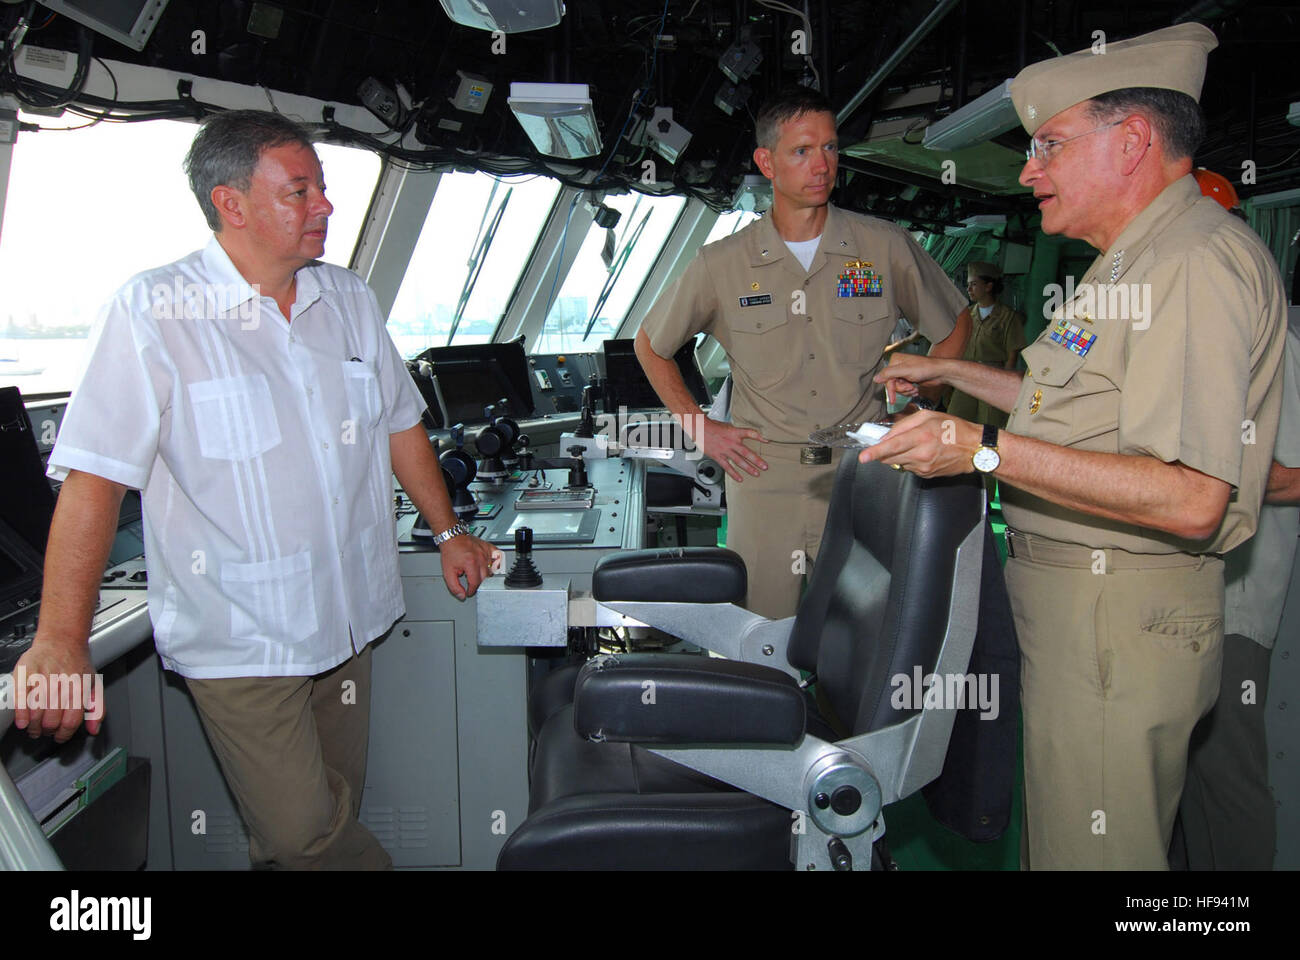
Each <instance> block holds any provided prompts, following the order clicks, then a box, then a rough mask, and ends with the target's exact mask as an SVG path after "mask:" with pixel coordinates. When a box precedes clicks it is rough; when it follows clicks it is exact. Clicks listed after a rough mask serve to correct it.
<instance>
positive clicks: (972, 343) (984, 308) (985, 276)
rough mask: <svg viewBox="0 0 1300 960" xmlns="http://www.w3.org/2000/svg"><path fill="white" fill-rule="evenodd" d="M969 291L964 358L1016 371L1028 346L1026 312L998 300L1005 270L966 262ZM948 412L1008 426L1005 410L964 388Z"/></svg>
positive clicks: (950, 402) (957, 392) (950, 401)
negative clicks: (964, 390)
mask: <svg viewBox="0 0 1300 960" xmlns="http://www.w3.org/2000/svg"><path fill="white" fill-rule="evenodd" d="M966 292H967V293H968V294H970V299H971V302H970V306H968V307H967V310H969V311H970V318H971V334H970V340H968V341H967V343H966V352H965V353H963V354H962V357H961V358H962V359H963V360H974V361H975V362H976V363H987V364H990V365H992V366H995V367H1000V368H1002V369H1003V370H1014V369H1015V368H1016V361H1018V360H1019V359H1020V351H1021V350H1023V349H1024V348H1025V315H1024V314H1023V313H1021V312H1020V311H1018V310H1012V309H1011V308H1010V307H1009V306H1007V305H1006V304H1005V303H1003V302H1002V301H1001V300H999V299H998V295H999V294H1001V293H1002V271H1001V270H1000V269H999V268H998V267H997V266H996V265H994V264H992V263H987V262H985V261H982V260H972V261H971V262H970V263H968V264H966ZM947 409H948V412H949V413H951V414H952V415H953V416H954V417H961V418H962V419H963V420H969V421H971V422H972V423H992V424H995V425H996V426H999V427H1005V426H1006V425H1007V414H1006V411H1005V410H999V409H997V408H996V407H992V406H990V405H989V404H987V403H985V402H984V401H983V400H978V399H976V398H975V397H972V396H970V395H969V394H966V393H962V392H961V391H960V390H954V391H952V394H951V395H950V396H949V397H948V404H947Z"/></svg>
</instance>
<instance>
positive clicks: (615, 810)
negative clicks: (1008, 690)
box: [497, 455, 985, 870]
mask: <svg viewBox="0 0 1300 960" xmlns="http://www.w3.org/2000/svg"><path fill="white" fill-rule="evenodd" d="M984 526H985V521H984V491H983V487H982V485H981V484H980V482H979V480H978V479H976V478H974V477H971V476H967V477H960V478H953V479H951V480H937V481H926V480H921V479H918V478H917V477H915V476H913V475H912V474H909V473H905V472H900V471H895V470H891V469H889V468H888V467H886V466H883V465H881V464H876V463H871V464H866V465H860V464H858V462H857V459H856V458H855V457H853V456H851V455H850V456H846V457H845V458H844V460H843V462H842V464H841V465H840V467H839V470H838V472H837V474H836V477H835V484H834V488H833V492H832V496H831V505H830V512H829V515H828V517H827V522H826V532H825V536H824V538H823V542H822V547H821V550H820V552H819V556H818V560H817V563H816V565H815V567H814V570H813V575H812V578H811V581H810V583H809V587H808V590H807V592H806V594H805V596H804V599H803V602H802V603H801V604H800V607H799V610H798V614H797V615H796V616H795V617H790V618H787V619H784V620H767V619H765V618H763V617H759V616H758V615H756V614H753V613H750V612H748V611H746V610H743V609H741V608H740V607H738V606H735V605H734V604H732V603H719V602H705V603H699V602H695V603H678V602H669V601H671V600H672V599H673V598H674V597H677V596H679V593H678V592H677V589H678V588H677V587H676V586H675V585H674V574H675V570H674V568H675V567H677V566H680V567H682V573H684V574H685V576H684V577H678V578H677V580H678V581H679V582H681V584H682V586H681V590H683V591H685V593H684V595H685V596H688V597H691V598H693V599H697V600H698V599H699V597H700V591H701V587H700V584H701V583H706V582H710V581H714V580H716V581H718V582H723V583H729V584H731V588H730V589H732V590H733V591H734V584H735V582H736V577H737V576H739V577H740V578H741V580H740V582H741V584H742V586H741V592H742V593H743V582H744V581H743V570H744V567H743V564H742V563H741V562H740V560H739V558H738V557H737V556H736V555H735V554H734V553H731V552H730V551H721V550H713V549H710V548H699V549H698V550H693V549H688V550H685V551H672V552H671V554H669V556H670V560H669V562H668V563H665V562H664V560H663V558H664V557H665V555H666V554H667V552H665V551H638V552H637V553H638V554H645V555H655V557H656V558H657V559H655V560H653V561H652V559H651V557H646V558H645V560H644V562H643V561H642V558H641V557H639V556H638V555H636V554H632V555H629V554H617V555H614V556H612V557H610V558H608V559H609V561H610V562H609V563H608V564H602V565H599V566H597V568H596V571H595V574H594V577H593V591H592V592H593V594H594V596H595V598H596V599H597V600H598V601H600V602H602V603H603V604H605V605H606V606H608V607H611V608H613V609H615V610H617V611H619V612H620V613H623V614H625V615H627V616H630V617H633V618H635V619H636V620H639V621H641V622H643V623H646V624H649V625H651V626H654V627H657V628H659V629H661V630H664V631H665V632H667V633H669V634H672V635H674V636H677V637H681V638H682V639H684V640H688V641H690V642H692V643H695V644H698V645H699V646H701V647H704V648H707V649H709V650H712V651H715V652H717V653H719V654H721V655H722V656H723V657H725V658H727V659H720V658H713V657H703V656H698V655H690V654H631V655H616V656H611V655H604V656H599V657H596V658H595V659H593V660H591V661H589V662H588V663H586V664H585V665H584V666H583V667H582V668H581V670H580V671H578V672H577V673H576V681H575V682H574V684H573V688H572V698H571V702H567V703H563V705H561V703H562V702H563V701H567V700H568V699H569V698H568V696H567V693H568V691H567V689H566V690H564V691H563V693H564V695H562V696H561V697H558V698H557V697H555V696H554V694H552V701H553V702H551V703H549V704H544V705H542V706H538V705H536V704H531V705H530V709H531V718H530V719H531V722H532V724H533V725H534V727H535V733H536V737H537V749H536V756H535V760H534V764H533V769H532V782H531V790H530V803H529V816H528V817H527V819H526V820H525V821H524V822H523V823H522V824H521V825H520V826H519V827H518V829H516V830H515V832H514V833H513V834H512V835H511V836H510V837H509V838H508V839H507V841H506V844H505V846H504V847H503V848H502V851H501V854H500V856H499V858H498V860H497V867H498V869H562V868H574V869H689V870H696V869H740V870H746V869H791V868H792V867H793V868H798V869H819V870H822V869H854V868H856V869H865V868H867V867H868V866H869V865H872V864H873V863H874V864H875V865H879V863H880V858H879V856H878V851H877V849H876V841H877V840H879V839H880V838H881V837H882V836H883V834H884V830H885V824H884V818H883V816H882V813H881V808H882V806H883V805H885V804H888V803H892V802H894V801H896V800H899V799H902V798H903V797H906V796H909V795H910V794H912V793H914V792H915V791H917V790H919V789H920V788H921V787H922V786H924V785H925V784H927V783H928V782H930V781H931V780H934V779H935V778H936V777H937V776H938V775H939V773H940V771H941V770H942V769H943V765H944V758H945V754H946V752H947V747H948V742H949V737H950V734H951V731H952V727H953V722H954V718H955V715H956V709H957V705H956V704H954V703H952V702H951V701H949V702H946V703H945V704H943V705H942V706H940V707H939V708H933V707H932V708H930V709H924V710H922V709H921V707H922V704H921V703H919V702H915V701H916V700H917V699H919V698H916V697H914V696H911V695H910V692H914V691H913V677H914V671H915V669H916V668H919V669H920V672H921V675H925V674H929V673H932V672H933V673H936V674H938V675H939V676H941V677H945V676H957V675H963V674H965V673H966V670H967V664H968V661H969V659H970V653H971V646H972V643H973V641H974V637H975V633H976V623H977V618H978V607H979V590H980V573H981V564H982V562H983V553H982V547H983V531H984ZM737 568H739V569H737ZM710 571H712V573H710ZM800 670H803V671H808V672H810V673H813V674H815V675H816V680H815V682H816V683H817V685H818V686H819V687H820V689H821V691H822V694H823V698H824V700H825V701H826V702H828V703H829V705H830V707H831V709H832V710H833V711H834V714H835V717H837V718H838V720H833V719H832V718H829V717H823V716H822V715H821V713H820V712H819V711H818V709H817V707H816V705H815V704H814V703H813V700H812V698H811V697H810V696H808V694H807V692H806V691H805V689H804V688H803V687H802V686H801V684H800V682H799V677H800V676H801V674H800ZM900 677H902V678H906V680H907V684H906V688H907V690H908V691H909V695H908V696H906V697H895V696H892V695H893V694H894V691H895V690H896V689H898V690H902V689H903V686H902V685H901V683H900V681H899V679H898V678H900ZM557 679H558V678H557ZM895 700H898V701H900V704H899V705H898V706H895V704H894V702H893V701H895ZM967 706H968V707H969V706H970V704H968V705H967ZM548 714H549V715H548ZM837 729H839V730H842V731H843V735H842V734H841V733H837V732H836V730H837Z"/></svg>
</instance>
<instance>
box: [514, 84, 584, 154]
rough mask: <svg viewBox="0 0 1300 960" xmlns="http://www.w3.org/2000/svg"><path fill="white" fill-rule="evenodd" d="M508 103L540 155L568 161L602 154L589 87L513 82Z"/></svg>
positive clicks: (582, 85)
mask: <svg viewBox="0 0 1300 960" xmlns="http://www.w3.org/2000/svg"><path fill="white" fill-rule="evenodd" d="M506 102H507V103H509V104H510V109H511V110H513V111H514V114H515V117H516V118H518V120H519V125H520V126H522V127H523V128H524V133H526V134H528V139H530V140H532V141H533V146H535V147H536V148H537V149H538V151H539V152H540V153H544V154H546V155H547V156H548V157H561V158H563V159H566V160H577V159H579V158H582V157H594V156H596V155H597V154H598V153H600V131H599V130H597V129H596V115H595V114H594V113H593V112H592V109H591V91H590V88H589V87H588V86H587V84H585V83H512V84H510V97H509V98H508V99H507V101H506Z"/></svg>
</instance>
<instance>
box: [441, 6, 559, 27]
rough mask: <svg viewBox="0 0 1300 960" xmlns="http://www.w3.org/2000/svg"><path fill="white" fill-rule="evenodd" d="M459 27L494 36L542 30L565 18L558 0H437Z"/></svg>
mask: <svg viewBox="0 0 1300 960" xmlns="http://www.w3.org/2000/svg"><path fill="white" fill-rule="evenodd" d="M438 2H439V3H441V4H442V9H443V10H445V11H446V12H447V16H448V17H450V18H451V19H452V20H454V21H455V22H456V23H459V24H460V25H461V26H465V27H474V28H475V29H477V30H490V31H492V32H493V33H498V32H499V33H524V32H525V31H528V30H545V29H546V28H547V27H553V26H555V25H556V24H557V23H559V22H560V20H561V19H563V17H564V4H563V3H561V2H560V0H438Z"/></svg>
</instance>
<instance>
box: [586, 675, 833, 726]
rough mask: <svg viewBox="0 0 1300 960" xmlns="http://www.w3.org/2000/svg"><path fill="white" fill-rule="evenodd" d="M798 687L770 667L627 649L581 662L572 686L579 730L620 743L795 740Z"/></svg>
mask: <svg viewBox="0 0 1300 960" xmlns="http://www.w3.org/2000/svg"><path fill="white" fill-rule="evenodd" d="M806 723H807V710H806V707H805V705H804V697H803V691H802V690H800V689H799V685H798V683H796V682H795V680H794V678H793V677H791V676H790V675H789V674H786V673H782V672H781V671H780V670H776V669H774V668H772V667H764V666H759V665H758V664H753V663H744V662H742V661H737V660H719V659H716V658H714V657H703V656H695V655H691V654H627V655H621V654H620V655H618V656H602V657H597V658H596V659H594V660H592V661H590V662H588V663H587V664H586V666H584V667H583V668H582V672H581V673H579V674H578V681H577V684H576V685H575V686H574V689H573V726H574V728H575V729H576V730H577V732H578V734H579V735H580V736H584V737H589V738H593V739H604V740H613V741H617V742H620V743H661V744H671V743H678V744H684V743H709V744H713V743H750V744H768V743H773V744H777V743H779V744H794V743H798V742H799V741H800V740H801V739H802V738H803V735H804V729H805V725H806Z"/></svg>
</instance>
